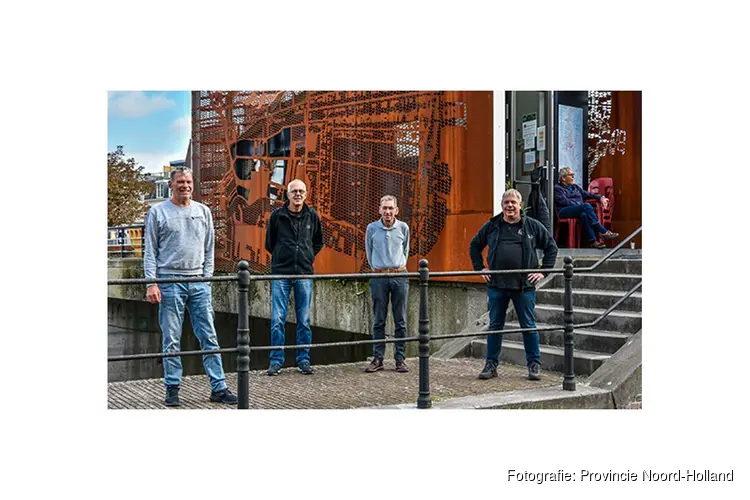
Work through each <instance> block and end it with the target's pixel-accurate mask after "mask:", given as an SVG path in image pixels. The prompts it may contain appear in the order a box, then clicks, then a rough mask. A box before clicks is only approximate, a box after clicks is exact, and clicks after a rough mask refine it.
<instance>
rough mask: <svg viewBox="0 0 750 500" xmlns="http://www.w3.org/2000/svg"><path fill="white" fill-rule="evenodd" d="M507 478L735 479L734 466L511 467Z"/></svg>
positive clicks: (707, 480) (517, 480)
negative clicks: (536, 469) (569, 469)
mask: <svg viewBox="0 0 750 500" xmlns="http://www.w3.org/2000/svg"><path fill="white" fill-rule="evenodd" d="M507 479H508V481H516V482H534V483H539V484H542V483H544V482H575V481H578V482H606V481H611V482H638V481H643V482H659V481H661V482H680V481H684V482H704V481H705V482H732V481H734V469H732V470H730V471H723V472H716V471H712V470H708V469H705V470H695V469H678V470H672V471H656V470H652V469H646V470H642V471H632V470H627V471H613V470H608V471H604V472H599V471H590V470H587V469H581V471H580V472H577V473H576V472H567V471H564V470H562V469H560V470H558V471H556V472H530V471H517V470H513V469H509V470H508V478H507Z"/></svg>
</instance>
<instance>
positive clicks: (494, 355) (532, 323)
mask: <svg viewBox="0 0 750 500" xmlns="http://www.w3.org/2000/svg"><path fill="white" fill-rule="evenodd" d="M511 300H512V301H513V308H514V309H515V310H516V315H518V322H519V323H520V325H521V328H536V319H535V317H534V306H535V305H536V290H524V291H521V290H502V289H500V288H487V301H488V303H489V306H490V326H489V330H502V329H503V327H504V326H505V313H506V311H507V310H508V304H509V303H510V301H511ZM502 345H503V337H502V335H501V334H499V333H495V334H492V335H487V359H488V360H492V361H494V362H496V363H497V362H498V361H499V360H500V348H501V347H502ZM523 347H524V350H525V351H526V364H527V365H531V363H532V362H536V363H539V360H540V355H539V332H530V333H524V334H523Z"/></svg>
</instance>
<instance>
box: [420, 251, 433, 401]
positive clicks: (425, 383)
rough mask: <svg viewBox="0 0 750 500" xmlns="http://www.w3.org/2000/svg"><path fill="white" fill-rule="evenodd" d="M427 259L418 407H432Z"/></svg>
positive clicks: (423, 278)
mask: <svg viewBox="0 0 750 500" xmlns="http://www.w3.org/2000/svg"><path fill="white" fill-rule="evenodd" d="M429 279H430V270H429V268H428V267H427V259H422V260H420V261H419V397H418V398H417V408H423V409H424V408H430V407H432V399H431V398H430V317H429V312H428V310H427V282H428V281H429Z"/></svg>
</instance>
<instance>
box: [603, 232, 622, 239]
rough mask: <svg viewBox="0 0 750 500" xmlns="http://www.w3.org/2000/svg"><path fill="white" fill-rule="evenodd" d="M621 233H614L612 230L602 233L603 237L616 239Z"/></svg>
mask: <svg viewBox="0 0 750 500" xmlns="http://www.w3.org/2000/svg"><path fill="white" fill-rule="evenodd" d="M619 237H620V233H613V232H612V231H607V232H606V233H603V234H602V238H604V239H605V240H614V239H615V238H619Z"/></svg>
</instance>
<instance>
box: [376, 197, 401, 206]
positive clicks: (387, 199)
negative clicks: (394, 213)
mask: <svg viewBox="0 0 750 500" xmlns="http://www.w3.org/2000/svg"><path fill="white" fill-rule="evenodd" d="M386 201H392V202H393V206H394V207H398V202H397V201H396V197H395V196H393V195H392V194H387V195H385V196H383V197H382V198H380V206H381V207H382V206H383V203H385V202H386Z"/></svg>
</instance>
